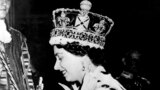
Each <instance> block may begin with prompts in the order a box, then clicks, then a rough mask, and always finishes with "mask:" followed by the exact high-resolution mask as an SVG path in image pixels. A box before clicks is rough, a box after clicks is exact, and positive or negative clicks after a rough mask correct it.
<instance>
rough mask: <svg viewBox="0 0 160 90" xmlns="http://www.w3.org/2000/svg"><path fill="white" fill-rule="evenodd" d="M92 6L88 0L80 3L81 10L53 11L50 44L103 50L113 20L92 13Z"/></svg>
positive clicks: (60, 9)
mask: <svg viewBox="0 0 160 90" xmlns="http://www.w3.org/2000/svg"><path fill="white" fill-rule="evenodd" d="M91 7H92V4H91V2H89V1H88V0H83V1H82V2H81V3H80V8H81V10H78V9H69V8H66V9H65V8H59V9H56V10H54V11H53V23H54V26H55V27H54V29H53V30H52V32H51V38H50V41H49V43H50V44H51V45H54V44H67V43H72V42H79V45H82V46H90V47H95V48H100V49H103V48H104V45H105V39H106V35H107V34H108V33H109V32H110V30H111V28H112V27H113V25H114V22H113V21H112V19H110V18H109V17H107V16H103V15H100V14H97V13H93V12H90V11H89V10H90V9H91Z"/></svg>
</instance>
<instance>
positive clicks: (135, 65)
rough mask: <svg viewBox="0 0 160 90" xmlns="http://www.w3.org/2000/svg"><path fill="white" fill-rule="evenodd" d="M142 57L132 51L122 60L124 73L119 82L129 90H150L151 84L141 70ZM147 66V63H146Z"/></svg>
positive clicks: (137, 52) (135, 51)
mask: <svg viewBox="0 0 160 90" xmlns="http://www.w3.org/2000/svg"><path fill="white" fill-rule="evenodd" d="M141 57H142V55H141V53H140V52H139V51H137V50H131V51H129V52H128V53H126V55H125V57H123V58H122V63H123V72H122V73H121V75H120V76H119V77H118V80H119V81H120V82H122V84H123V85H125V86H126V89H127V90H150V84H151V82H150V81H149V80H148V79H147V78H146V77H144V76H142V74H141V73H142V72H140V69H141V68H142V67H143V66H141V64H140V63H141V59H142V58H141ZM144 64H145V63H144Z"/></svg>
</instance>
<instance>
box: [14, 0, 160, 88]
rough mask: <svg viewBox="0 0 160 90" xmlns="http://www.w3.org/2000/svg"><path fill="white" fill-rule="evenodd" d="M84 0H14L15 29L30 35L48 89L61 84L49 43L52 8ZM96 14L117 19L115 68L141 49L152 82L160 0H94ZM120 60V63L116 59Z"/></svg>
mask: <svg viewBox="0 0 160 90" xmlns="http://www.w3.org/2000/svg"><path fill="white" fill-rule="evenodd" d="M80 2H81V0H14V4H13V5H12V8H14V15H15V16H14V24H13V25H12V26H13V27H14V28H16V29H18V30H20V31H21V32H22V33H23V34H24V35H25V36H26V37H27V43H28V46H29V50H30V54H31V63H32V65H33V68H34V70H35V71H36V73H38V74H36V75H37V76H43V77H44V83H45V90H49V88H55V87H57V86H56V85H55V84H56V83H57V81H59V80H58V76H59V75H60V74H57V73H55V71H54V70H53V66H54V61H55V59H54V57H53V56H54V55H53V49H52V47H51V46H50V45H49V38H50V31H51V29H52V28H53V23H52V11H53V10H54V9H57V8H75V9H79V7H80V5H79V4H80ZM91 2H92V5H93V6H92V9H91V11H92V12H94V13H99V14H102V15H107V16H108V17H110V18H111V19H113V21H114V22H115V25H114V26H113V29H112V30H111V32H110V34H109V35H108V36H107V41H106V44H107V50H108V53H107V56H109V58H110V60H112V61H111V65H113V66H114V67H113V70H118V69H119V64H118V63H120V61H121V59H122V57H123V56H125V54H126V53H127V52H129V51H131V50H137V51H138V52H140V54H141V55H142V57H143V58H141V59H140V65H141V69H140V72H141V73H142V75H144V76H145V77H147V78H148V79H149V80H150V81H152V80H153V73H154V71H156V69H155V67H154V66H156V65H154V64H155V63H154V62H156V59H154V57H155V54H154V52H155V51H154V50H156V48H155V46H156V43H155V42H157V41H156V34H155V33H156V31H157V30H158V28H157V27H158V23H157V22H158V21H159V16H160V1H158V0H123V1H122V0H91ZM115 61H116V62H115Z"/></svg>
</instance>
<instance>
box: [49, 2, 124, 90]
mask: <svg viewBox="0 0 160 90" xmlns="http://www.w3.org/2000/svg"><path fill="white" fill-rule="evenodd" d="M91 6H92V5H91V3H90V2H89V1H87V0H84V1H82V2H81V6H80V7H81V9H82V10H81V11H79V10H75V9H57V10H55V11H53V22H54V24H55V28H54V29H53V30H52V32H51V39H50V44H51V45H53V50H54V55H55V57H56V62H55V65H54V69H55V70H59V71H61V72H62V74H63V76H64V77H65V79H66V81H67V82H72V87H68V86H66V85H64V84H62V83H59V85H60V86H62V87H63V88H64V89H65V90H72V89H73V90H125V88H124V87H123V86H122V85H121V84H120V83H119V82H118V81H117V80H116V79H114V78H113V77H112V75H111V74H110V73H109V72H108V71H107V70H105V68H104V67H103V65H104V63H105V62H106V61H107V60H106V59H105V58H104V57H105V55H104V44H105V36H106V35H107V34H108V33H109V31H110V29H111V27H112V26H113V21H112V20H111V19H110V18H108V17H105V16H102V15H98V14H95V13H91V12H89V10H90V9H91ZM62 14H63V16H64V17H62ZM64 14H65V15H64ZM81 14H82V15H81ZM62 23H63V24H62ZM77 82H78V83H77Z"/></svg>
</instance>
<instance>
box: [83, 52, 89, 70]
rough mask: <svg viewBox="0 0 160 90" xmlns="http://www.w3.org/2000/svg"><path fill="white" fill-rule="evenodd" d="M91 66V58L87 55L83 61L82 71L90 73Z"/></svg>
mask: <svg viewBox="0 0 160 90" xmlns="http://www.w3.org/2000/svg"><path fill="white" fill-rule="evenodd" d="M90 64H91V60H90V58H89V57H88V56H87V55H85V56H83V58H82V60H81V65H82V71H88V70H89V65H90Z"/></svg>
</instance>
